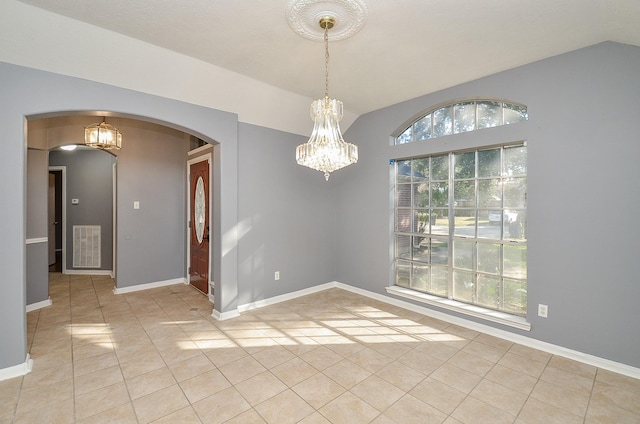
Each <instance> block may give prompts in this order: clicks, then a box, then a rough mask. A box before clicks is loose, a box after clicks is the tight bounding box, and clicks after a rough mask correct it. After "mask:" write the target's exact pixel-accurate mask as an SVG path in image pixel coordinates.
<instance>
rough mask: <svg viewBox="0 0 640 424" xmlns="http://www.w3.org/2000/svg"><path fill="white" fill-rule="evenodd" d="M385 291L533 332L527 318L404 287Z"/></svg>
mask: <svg viewBox="0 0 640 424" xmlns="http://www.w3.org/2000/svg"><path fill="white" fill-rule="evenodd" d="M385 290H386V291H387V293H389V294H393V295H396V296H400V297H405V298H407V299H411V300H415V301H417V302H422V303H426V304H428V305H433V306H437V307H439V308H442V309H447V310H449V311H453V312H458V313H461V314H466V315H470V316H473V317H476V318H482V319H485V320H487V321H491V322H495V323H498V324H503V325H508V326H510V327H515V328H518V329H520V330H525V331H531V323H530V322H528V321H527V320H526V318H523V317H518V316H515V315H509V314H507V313H504V312H499V311H492V310H490V309H486V308H482V307H479V306H475V305H469V304H466V303H462V302H458V301H457V300H453V299H443V298H441V297H438V296H432V295H429V294H426V293H419V292H416V291H415V290H410V289H406V288H404V287H398V286H390V287H385Z"/></svg>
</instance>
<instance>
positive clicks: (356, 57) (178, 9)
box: [21, 0, 640, 115]
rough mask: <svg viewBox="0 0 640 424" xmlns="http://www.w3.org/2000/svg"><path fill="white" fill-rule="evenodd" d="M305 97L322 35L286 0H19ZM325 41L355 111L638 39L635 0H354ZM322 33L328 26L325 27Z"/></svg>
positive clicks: (311, 91)
mask: <svg viewBox="0 0 640 424" xmlns="http://www.w3.org/2000/svg"><path fill="white" fill-rule="evenodd" d="M21 1H22V2H23V3H26V4H30V5H33V6H36V7H39V8H43V9H47V10H49V11H52V12H55V13H58V14H61V15H64V16H67V17H70V18H74V19H77V20H80V21H84V22H86V23H90V24H93V25H97V26H100V27H103V28H106V29H109V30H112V31H115V32H118V33H121V34H124V35H127V36H130V37H133V38H137V39H139V40H142V41H145V42H148V43H151V44H154V45H157V46H160V47H164V48H166V49H169V50H172V51H175V52H179V53H182V54H184V55H187V56H191V57H194V58H197V59H200V60H202V61H205V62H208V63H211V64H214V65H217V66H220V67H222V68H226V69H228V70H231V71H233V72H236V73H239V74H243V75H246V76H248V77H251V78H253V79H256V80H259V81H262V82H265V83H267V84H270V85H273V86H276V87H278V88H282V89H285V90H288V91H291V92H293V93H297V94H300V95H302V96H305V97H309V98H318V97H322V95H323V94H324V48H323V45H322V43H319V42H315V41H310V40H308V39H305V38H303V37H301V36H299V35H297V34H296V33H295V32H293V30H292V29H291V28H290V26H289V24H288V22H287V19H286V16H285V11H286V8H287V4H288V3H289V0H254V1H249V0H189V1H185V0H92V1H87V0H21ZM364 1H365V3H366V5H367V9H368V16H367V19H366V23H365V25H364V27H363V28H362V29H361V30H360V31H359V32H358V33H356V34H355V35H354V36H353V37H351V38H349V39H346V40H341V41H336V42H333V43H331V42H330V52H331V69H330V88H329V94H330V95H331V96H332V97H336V98H339V99H340V100H342V101H343V102H344V104H345V108H347V109H348V110H350V111H351V112H353V113H355V114H357V115H360V114H363V113H366V112H369V111H372V110H375V109H379V108H381V107H385V106H388V105H391V104H395V103H398V102H401V101H404V100H408V99H411V98H414V97H417V96H420V95H423V94H427V93H431V92H434V91H437V90H440V89H443V88H447V87H451V86H454V85H457V84H460V83H463V82H466V81H470V80H474V79H476V78H479V77H482V76H486V75H489V74H493V73H495V72H499V71H502V70H506V69H510V68H514V67H516V66H519V65H523V64H526V63H530V62H533V61H536V60H539V59H543V58H546V57H550V56H554V55H558V54H561V53H564V52H567V51H571V50H575V49H578V48H581V47H586V46H589V45H593V44H596V43H599V42H603V41H617V42H621V43H625V44H633V45H638V46H640V0H482V1H472V0H459V1H453V0H439V1H437V0H364ZM329 36H330V37H331V32H329Z"/></svg>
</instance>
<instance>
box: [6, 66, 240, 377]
mask: <svg viewBox="0 0 640 424" xmlns="http://www.w3.org/2000/svg"><path fill="white" fill-rule="evenodd" d="M0 77H1V78H0V80H3V81H10V82H11V84H10V85H8V86H10V89H8V90H6V92H4V94H3V96H2V99H0V108H1V109H2V110H3V111H6V112H3V114H2V116H0V128H1V129H2V133H3V140H2V142H1V143H0V154H2V156H3V157H4V158H5V159H6V160H7V162H8V163H7V166H4V167H3V169H2V171H0V172H1V173H0V177H1V178H0V180H2V182H0V188H1V189H2V190H1V191H2V192H3V194H4V197H5V201H7V202H8V204H12V205H14V207H13V208H7V210H5V211H3V212H2V217H3V219H2V220H0V221H2V223H0V230H1V231H2V232H3V233H4V234H5V236H6V238H5V240H4V243H3V255H2V257H1V258H0V266H2V267H3V269H5V270H6V274H5V277H6V278H5V279H4V282H3V283H2V287H1V288H0V290H2V292H3V296H2V298H1V300H0V319H2V320H3V321H4V322H11V323H12V325H11V326H10V327H7V328H6V329H3V331H2V333H0V344H1V345H3V346H5V347H6V349H3V350H4V352H3V355H2V356H1V357H0V370H7V369H8V370H9V371H8V373H9V374H11V373H17V374H16V375H19V374H21V373H24V372H23V371H24V368H25V367H26V366H28V365H27V364H28V362H29V361H28V355H27V353H28V352H27V349H26V314H25V308H26V275H27V260H26V248H25V240H26V238H27V234H26V222H27V204H26V180H27V149H28V145H27V140H28V131H29V122H30V121H33V120H36V119H42V118H54V117H61V116H71V115H77V114H85V113H86V112H84V111H93V113H94V115H96V116H98V115H100V116H101V114H102V113H104V112H101V111H117V113H115V112H114V113H112V114H110V116H111V117H113V118H114V119H115V118H123V119H134V120H137V121H143V122H148V123H154V124H160V125H163V126H165V127H168V128H172V129H174V130H178V131H183V132H185V133H188V134H192V135H194V136H196V137H198V138H200V139H202V140H205V141H207V142H209V143H216V144H214V155H213V156H214V163H213V169H214V170H215V171H214V175H213V179H214V181H215V183H214V184H213V190H212V192H213V193H212V195H213V201H214V204H217V205H219V207H218V208H216V209H215V210H214V213H213V216H212V221H213V223H214V225H215V233H214V234H213V235H212V236H213V239H214V240H215V243H216V244H217V245H216V246H215V248H214V249H213V250H214V251H215V252H217V253H216V256H215V258H212V260H213V262H214V275H213V276H212V277H213V280H214V281H215V282H216V292H215V302H214V303H215V309H216V311H218V312H219V313H223V312H225V311H227V310H233V309H235V308H236V303H237V220H238V218H237V132H238V119H237V116H236V115H235V114H231V113H227V112H222V111H217V110H213V109H209V108H205V107H201V106H197V105H193V104H188V103H184V102H179V101H176V100H172V99H167V98H161V97H157V96H153V95H149V94H144V93H140V92H135V91H132V90H126V89H121V88H118V87H113V86H108V85H104V84H97V83H94V82H90V81H85V80H81V79H77V78H72V77H66V76H62V75H57V74H51V73H48V72H42V71H38V70H34V69H30V68H23V67H20V66H15V65H10V64H5V63H0ZM95 111H98V112H95ZM94 119H95V117H94ZM16 176H17V178H16ZM181 206H183V205H181ZM123 224H124V223H123V222H120V223H119V225H123ZM45 236H46V235H45ZM179 243H184V242H183V240H180V241H179ZM4 246H13V248H12V249H6V252H5V249H4ZM17 246H22V248H16V247H17ZM119 251H120V253H121V254H126V252H125V251H123V250H122V248H121V246H120V249H119ZM5 253H6V254H5ZM132 282H133V283H135V282H134V281H132Z"/></svg>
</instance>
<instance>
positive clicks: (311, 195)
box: [238, 122, 336, 305]
mask: <svg viewBox="0 0 640 424" xmlns="http://www.w3.org/2000/svg"><path fill="white" fill-rule="evenodd" d="M311 124H312V122H310V126H311ZM238 138H239V145H238V153H239V158H240V161H239V165H238V178H239V179H238V191H239V194H238V221H239V223H240V231H241V234H240V241H239V244H238V268H239V270H238V275H239V281H238V292H239V293H238V296H239V300H238V304H240V305H243V304H247V303H251V302H253V301H256V300H261V299H266V298H270V297H274V296H278V295H281V294H285V293H289V292H293V291H296V290H301V289H304V288H307V287H311V286H315V285H318V284H323V283H326V282H329V281H334V280H335V259H334V252H335V233H334V231H333V228H334V224H335V184H336V177H332V179H331V180H330V181H329V182H327V181H325V179H324V176H323V175H322V173H320V172H318V171H313V170H311V169H309V168H304V167H302V166H300V165H298V164H297V163H296V161H295V148H296V146H297V145H298V144H301V143H304V142H306V141H307V139H306V138H303V137H301V136H298V135H293V134H289V133H284V132H281V131H276V130H270V129H266V128H262V127H257V126H254V125H249V124H241V125H240V128H239V131H238ZM275 271H280V280H278V281H275V280H274V272H275Z"/></svg>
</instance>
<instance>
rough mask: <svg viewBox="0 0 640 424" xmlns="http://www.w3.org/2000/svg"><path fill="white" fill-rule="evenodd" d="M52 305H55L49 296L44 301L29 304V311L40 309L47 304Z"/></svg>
mask: <svg viewBox="0 0 640 424" xmlns="http://www.w3.org/2000/svg"><path fill="white" fill-rule="evenodd" d="M51 305H53V302H52V301H51V298H48V299H47V300H43V301H42V302H36V303H31V304H30V305H27V312H32V311H36V310H38V309H42V308H46V307H47V306H51Z"/></svg>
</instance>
